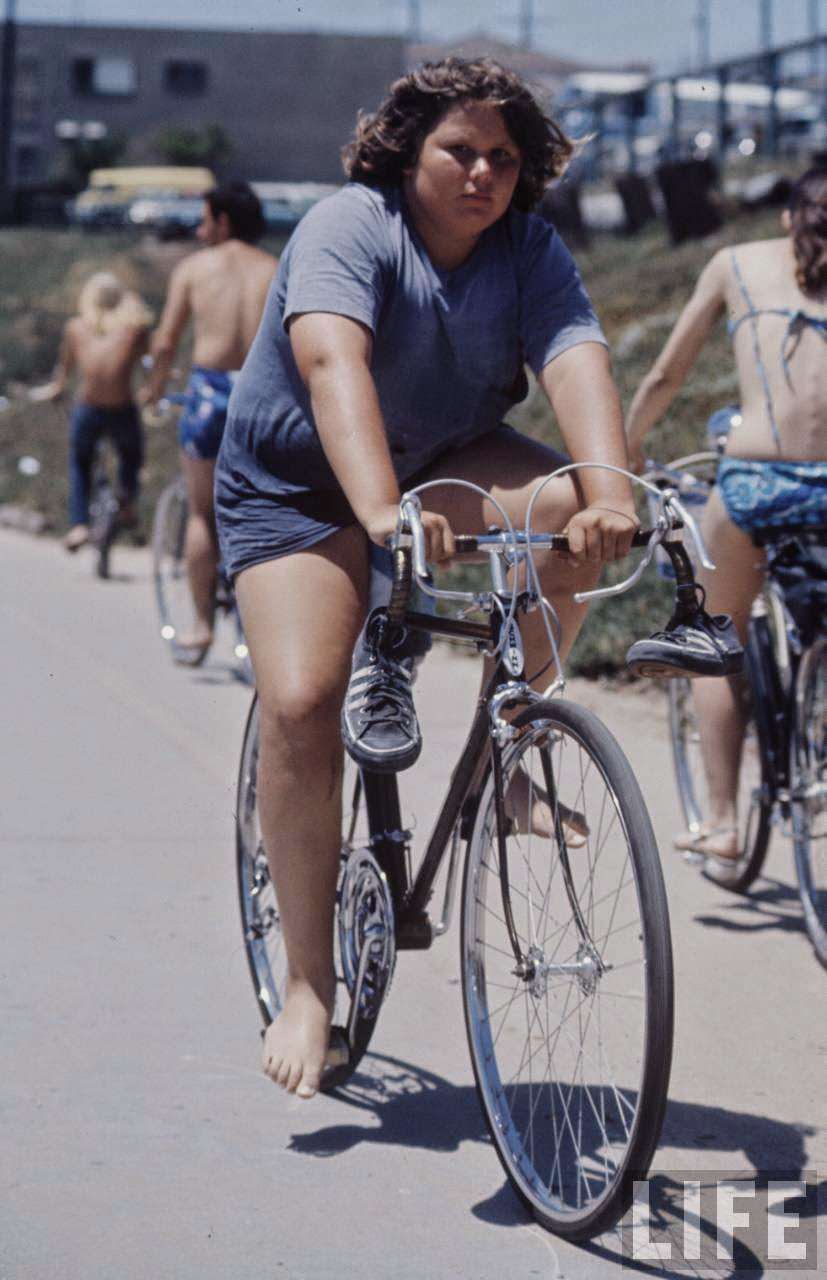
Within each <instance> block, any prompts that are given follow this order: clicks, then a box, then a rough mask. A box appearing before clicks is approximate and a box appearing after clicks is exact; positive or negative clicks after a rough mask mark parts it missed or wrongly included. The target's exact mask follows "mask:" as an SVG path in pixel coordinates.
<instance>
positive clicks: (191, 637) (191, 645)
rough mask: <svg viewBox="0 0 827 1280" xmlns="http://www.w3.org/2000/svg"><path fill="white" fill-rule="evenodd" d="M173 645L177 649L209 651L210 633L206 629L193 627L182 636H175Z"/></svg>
mask: <svg viewBox="0 0 827 1280" xmlns="http://www.w3.org/2000/svg"><path fill="white" fill-rule="evenodd" d="M175 643H176V644H177V645H178V648H179V649H209V647H210V645H211V644H212V631H210V630H209V628H208V627H193V629H192V631H185V632H184V634H183V635H182V636H176V638H175Z"/></svg>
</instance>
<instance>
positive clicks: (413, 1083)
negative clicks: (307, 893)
mask: <svg viewBox="0 0 827 1280" xmlns="http://www.w3.org/2000/svg"><path fill="white" fill-rule="evenodd" d="M336 1096H337V1097H338V1098H339V1099H340V1101H341V1102H342V1103H343V1104H345V1106H346V1107H348V1108H349V1109H352V1111H354V1112H356V1113H357V1114H356V1115H351V1116H350V1117H349V1118H348V1119H347V1120H345V1121H343V1122H342V1123H340V1124H335V1125H328V1126H326V1127H324V1128H321V1129H317V1130H316V1131H314V1132H312V1133H301V1134H294V1135H293V1137H292V1139H291V1141H290V1149H291V1150H292V1151H295V1152H297V1153H299V1154H303V1155H309V1156H317V1157H330V1156H335V1155H339V1154H341V1153H343V1152H345V1151H349V1150H351V1149H352V1148H353V1147H355V1146H357V1145H359V1144H360V1143H382V1144H383V1145H384V1144H392V1145H397V1146H399V1147H402V1148H404V1147H415V1148H420V1149H425V1150H430V1151H444V1152H454V1151H457V1150H458V1149H459V1147H460V1146H461V1145H462V1143H464V1142H468V1141H473V1142H484V1143H486V1144H488V1145H490V1138H489V1136H488V1131H487V1129H486V1126H485V1121H484V1120H483V1117H482V1112H481V1110H480V1106H479V1102H478V1099H477V1094H476V1090H475V1089H474V1088H473V1087H472V1086H471V1085H455V1084H452V1083H450V1082H449V1081H447V1080H445V1079H443V1078H442V1077H440V1076H438V1075H436V1074H435V1073H433V1072H430V1071H427V1070H423V1069H422V1068H420V1067H417V1066H414V1065H413V1064H411V1063H408V1062H404V1061H402V1060H400V1059H398V1058H392V1057H389V1056H386V1055H383V1054H370V1055H369V1056H368V1057H367V1058H366V1059H365V1060H364V1064H363V1067H362V1069H361V1070H360V1071H358V1072H357V1073H356V1075H355V1076H354V1077H353V1079H352V1080H351V1081H350V1083H349V1084H348V1085H347V1086H346V1087H345V1088H344V1089H342V1090H340V1091H339V1093H338V1094H337V1095H336ZM572 1109H574V1107H573V1108H572ZM815 1133H816V1130H815V1129H814V1128H813V1127H812V1126H810V1125H806V1124H788V1123H783V1122H781V1121H778V1120H773V1119H772V1118H770V1117H767V1116H762V1115H755V1114H753V1113H750V1112H739V1111H732V1110H729V1109H727V1108H725V1107H717V1106H707V1105H703V1104H699V1103H694V1102H678V1101H676V1102H671V1103H670V1104H669V1106H668V1107H667V1112H666V1119H665V1122H664V1127H663V1133H662V1138H661V1149H662V1150H665V1149H669V1150H670V1151H671V1150H674V1149H675V1148H678V1149H680V1150H681V1152H682V1155H681V1158H680V1161H679V1168H677V1169H675V1168H673V1169H671V1170H669V1171H666V1170H665V1169H664V1164H665V1155H664V1157H659V1155H658V1154H657V1153H656V1155H655V1160H654V1162H653V1171H652V1174H651V1178H652V1231H653V1238H654V1233H655V1232H657V1233H658V1238H659V1239H661V1240H667V1241H668V1240H669V1239H670V1238H673V1237H674V1248H673V1256H675V1257H679V1256H680V1248H681V1244H682V1240H683V1217H682V1194H683V1178H684V1177H686V1178H691V1177H692V1176H693V1174H695V1173H696V1172H697V1173H698V1174H699V1175H702V1176H703V1179H704V1183H705V1185H706V1184H709V1183H710V1174H711V1177H712V1180H713V1182H714V1177H715V1171H716V1170H720V1171H721V1173H722V1174H723V1173H724V1172H726V1173H727V1174H732V1172H733V1170H735V1171H737V1172H738V1173H739V1176H741V1177H749V1176H750V1174H751V1173H752V1171H755V1172H757V1173H760V1172H769V1173H770V1174H771V1175H776V1174H777V1175H778V1176H783V1177H785V1178H790V1179H797V1178H799V1177H801V1176H803V1174H804V1171H805V1169H806V1160H807V1151H806V1140H807V1139H808V1138H809V1137H812V1136H813V1135H814V1134H815ZM491 1159H492V1160H496V1159H497V1157H496V1153H495V1151H494V1150H493V1148H492V1151H491ZM676 1163H678V1162H676ZM826 1190H827V1183H822V1184H821V1186H820V1187H818V1188H815V1187H813V1188H811V1193H810V1194H808V1197H807V1200H806V1203H802V1205H801V1206H799V1208H798V1211H799V1212H800V1214H801V1218H802V1221H804V1220H805V1219H806V1218H808V1217H813V1216H816V1215H819V1216H821V1215H824V1214H826V1213H827V1203H825V1201H826V1200H827V1196H825V1191H826ZM816 1205H817V1207H816ZM471 1212H472V1213H473V1214H474V1216H475V1217H476V1218H478V1219H479V1220H481V1221H483V1222H486V1223H488V1224H489V1225H491V1226H498V1227H515V1226H526V1225H528V1224H530V1223H531V1222H532V1217H531V1215H530V1213H529V1212H528V1211H527V1210H526V1209H525V1208H524V1207H523V1205H522V1203H521V1201H520V1200H519V1199H518V1197H517V1195H516V1194H515V1193H514V1191H512V1189H511V1186H510V1184H509V1183H508V1182H504V1183H503V1185H502V1186H501V1187H500V1188H499V1189H498V1190H497V1191H496V1192H495V1193H494V1194H493V1195H492V1196H490V1197H489V1198H488V1199H486V1200H482V1201H480V1202H479V1203H477V1204H476V1205H474V1206H473V1207H472V1209H471ZM698 1231H699V1233H700V1237H701V1239H702V1241H703V1246H704V1247H703V1257H702V1261H703V1268H702V1269H701V1265H700V1263H699V1264H698V1265H697V1266H691V1265H689V1264H687V1263H686V1262H684V1263H682V1264H681V1266H680V1268H679V1269H677V1270H673V1269H672V1268H670V1267H668V1266H667V1265H666V1264H665V1263H658V1262H654V1263H653V1262H638V1261H634V1260H633V1259H632V1258H630V1257H628V1256H626V1254H625V1253H624V1247H623V1246H624V1238H623V1236H622V1233H621V1231H620V1230H614V1231H612V1232H608V1233H606V1234H605V1235H604V1236H602V1237H601V1238H600V1239H599V1240H596V1241H593V1242H591V1243H589V1244H585V1245H582V1246H580V1247H581V1248H583V1249H584V1250H587V1251H589V1252H591V1253H594V1255H595V1256H596V1257H600V1258H602V1259H605V1260H610V1261H613V1262H615V1263H618V1264H621V1265H622V1266H623V1267H624V1268H628V1269H630V1270H633V1271H636V1272H640V1273H641V1274H644V1275H656V1276H671V1275H683V1276H685V1275H692V1274H695V1275H701V1274H704V1275H712V1276H715V1277H716V1278H717V1277H721V1280H724V1278H726V1280H732V1278H734V1277H736V1276H738V1275H740V1274H746V1273H748V1274H749V1275H751V1276H753V1277H755V1276H761V1275H764V1274H768V1273H767V1272H765V1270H764V1268H763V1266H762V1263H761V1260H760V1258H759V1256H758V1255H757V1254H755V1253H754V1252H752V1251H751V1250H750V1249H749V1247H748V1245H746V1244H743V1243H742V1244H741V1245H740V1247H736V1250H735V1261H734V1262H733V1263H729V1262H726V1261H719V1260H718V1259H717V1255H716V1243H717V1235H716V1227H715V1224H714V1222H713V1221H712V1220H711V1218H710V1217H708V1216H702V1217H701V1218H700V1220H699V1222H698ZM626 1243H628V1240H627V1241H626Z"/></svg>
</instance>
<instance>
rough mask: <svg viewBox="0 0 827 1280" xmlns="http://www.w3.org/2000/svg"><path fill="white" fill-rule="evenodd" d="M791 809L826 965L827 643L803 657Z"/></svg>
mask: <svg viewBox="0 0 827 1280" xmlns="http://www.w3.org/2000/svg"><path fill="white" fill-rule="evenodd" d="M790 801H791V804H790V809H791V817H792V834H793V847H794V849H795V866H796V872H797V874H798V892H799V895H800V897H801V905H802V908H803V911H804V923H805V925H806V927H807V933H808V934H809V936H810V941H811V942H812V944H813V948H814V950H815V953H816V955H817V956H818V958H819V960H820V961H821V963H822V964H823V965H824V966H825V967H827V642H825V641H824V640H823V639H819V640H816V642H815V644H814V645H813V646H812V648H810V649H808V650H807V651H806V653H805V654H804V657H803V658H802V660H801V665H800V667H799V670H798V676H797V679H796V686H795V717H794V722H793V730H792V735H791V743H790Z"/></svg>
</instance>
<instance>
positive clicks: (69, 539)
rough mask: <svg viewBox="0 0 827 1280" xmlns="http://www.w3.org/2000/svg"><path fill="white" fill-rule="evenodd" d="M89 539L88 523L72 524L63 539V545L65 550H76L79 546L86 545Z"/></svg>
mask: <svg viewBox="0 0 827 1280" xmlns="http://www.w3.org/2000/svg"><path fill="white" fill-rule="evenodd" d="M88 541H89V526H88V524H76V525H73V526H72V528H71V529H70V530H69V532H68V533H67V534H66V537H65V538H64V539H63V545H64V547H65V548H66V550H67V551H77V550H78V549H79V548H80V547H83V546H85V545H86V543H87V542H88Z"/></svg>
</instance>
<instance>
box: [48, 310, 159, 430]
mask: <svg viewBox="0 0 827 1280" xmlns="http://www.w3.org/2000/svg"><path fill="white" fill-rule="evenodd" d="M147 337H148V335H147V330H146V329H145V328H138V327H134V326H131V325H130V326H124V327H122V328H116V329H113V330H111V331H110V332H108V333H100V332H98V331H97V330H96V329H94V328H93V327H92V326H91V325H90V324H88V323H87V322H86V321H85V320H83V319H81V317H80V316H76V317H75V318H74V319H72V320H70V321H69V323H68V324H67V326H66V330H65V335H64V342H65V343H66V344H67V345H68V347H69V349H70V353H71V358H72V364H73V365H74V367H75V368H76V369H77V372H78V379H79V380H78V386H77V398H78V400H81V401H83V402H84V403H85V404H91V405H94V406H95V407H96V408H99V409H119V408H122V407H123V406H124V405H127V404H130V403H131V402H132V374H133V371H134V369H135V366H136V364H137V363H138V361H139V360H140V358H141V356H142V355H143V353H144V352H145V351H146V348H147Z"/></svg>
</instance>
